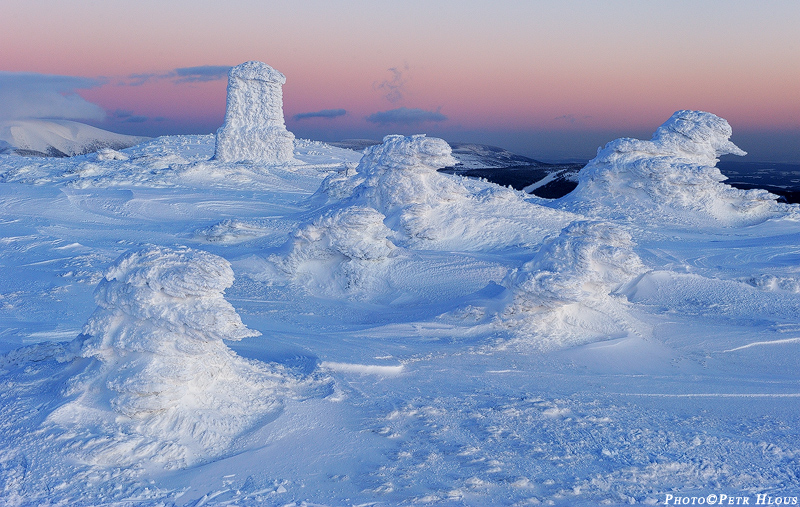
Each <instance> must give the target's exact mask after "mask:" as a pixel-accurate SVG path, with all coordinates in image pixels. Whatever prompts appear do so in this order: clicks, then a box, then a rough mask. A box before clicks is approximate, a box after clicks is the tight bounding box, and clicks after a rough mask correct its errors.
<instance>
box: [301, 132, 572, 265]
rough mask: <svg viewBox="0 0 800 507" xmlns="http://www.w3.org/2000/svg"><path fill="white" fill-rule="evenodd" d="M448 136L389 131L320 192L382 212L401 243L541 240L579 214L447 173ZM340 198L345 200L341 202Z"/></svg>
mask: <svg viewBox="0 0 800 507" xmlns="http://www.w3.org/2000/svg"><path fill="white" fill-rule="evenodd" d="M451 153H452V150H451V148H450V146H449V145H448V144H447V143H446V142H445V141H443V140H442V139H436V138H431V137H425V136H424V135H415V136H408V137H405V136H400V135H390V136H386V137H385V138H384V140H383V143H382V144H380V145H375V146H371V147H369V148H367V149H366V150H365V151H364V155H363V156H362V157H361V161H360V162H359V164H358V166H357V167H356V168H355V170H352V171H346V172H342V173H338V174H334V175H331V176H329V177H328V178H327V179H326V180H325V181H324V182H323V183H322V185H321V186H320V190H319V191H318V193H317V195H316V196H315V197H317V198H319V199H321V198H322V197H323V196H326V197H327V203H328V204H339V205H340V206H346V205H351V206H352V205H355V206H366V207H371V208H373V209H376V210H377V211H379V212H380V213H382V214H383V215H384V216H385V217H386V219H385V220H384V223H385V224H386V226H387V227H389V229H391V230H392V233H391V235H390V236H389V239H390V240H391V241H392V242H393V243H394V244H396V245H398V246H404V247H410V248H417V247H419V248H425V249H440V248H441V249H466V250H482V249H486V248H495V247H506V246H512V245H527V244H538V243H539V242H540V241H541V240H542V239H543V238H544V237H545V236H547V235H549V234H552V233H553V232H555V231H558V230H561V228H563V227H564V226H565V225H566V224H567V223H569V222H570V221H572V220H573V219H574V218H572V217H571V215H570V214H568V213H564V212H561V211H556V210H553V209H549V208H545V207H542V206H537V205H534V204H531V203H530V202H527V201H526V200H525V197H526V196H525V195H524V194H522V193H520V192H515V191H513V190H510V189H508V188H505V187H500V186H497V185H493V184H489V183H485V182H478V181H475V180H467V179H465V178H462V177H458V176H452V175H448V174H443V173H440V172H438V171H437V170H438V169H440V168H442V167H447V166H449V165H453V164H455V163H456V160H455V159H454V158H453V156H452V154H451ZM337 201H339V202H337Z"/></svg>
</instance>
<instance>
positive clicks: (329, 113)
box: [293, 109, 347, 120]
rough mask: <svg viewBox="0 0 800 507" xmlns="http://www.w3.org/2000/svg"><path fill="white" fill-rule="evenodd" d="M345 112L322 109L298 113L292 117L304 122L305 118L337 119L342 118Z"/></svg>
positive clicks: (342, 110)
mask: <svg viewBox="0 0 800 507" xmlns="http://www.w3.org/2000/svg"><path fill="white" fill-rule="evenodd" d="M346 114H347V111H345V110H344V109H323V110H322V111H314V112H311V113H298V114H296V115H294V116H293V118H294V119H295V120H304V119H306V118H337V117H339V116H344V115H346Z"/></svg>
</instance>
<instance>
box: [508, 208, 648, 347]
mask: <svg viewBox="0 0 800 507" xmlns="http://www.w3.org/2000/svg"><path fill="white" fill-rule="evenodd" d="M633 246H634V245H633V242H632V240H631V236H630V234H628V233H627V232H626V231H624V230H623V229H621V228H619V227H618V226H615V225H612V224H608V223H604V222H590V221H579V222H574V223H572V224H570V225H569V226H568V227H566V228H565V229H564V230H563V231H561V234H560V235H559V236H558V237H556V238H554V239H552V240H550V241H549V242H547V243H545V245H544V246H543V247H542V248H541V250H539V252H538V253H537V254H536V256H535V257H534V258H533V259H532V260H531V261H530V262H528V263H526V264H525V265H524V266H523V267H522V268H521V269H520V270H519V271H517V272H515V273H512V274H511V275H510V276H509V278H508V280H507V282H506V283H507V285H508V286H509V288H510V290H511V293H512V294H513V298H514V299H513V302H512V303H511V304H510V305H509V306H508V307H507V308H506V309H505V311H504V312H503V313H502V314H501V315H500V324H501V326H503V327H508V328H510V329H511V330H512V331H513V333H514V334H515V335H516V336H518V337H519V341H520V342H522V343H525V344H529V345H533V346H535V347H536V348H541V349H550V348H556V347H562V346H571V345H576V344H579V343H584V342H588V341H592V340H595V339H598V338H610V337H619V336H620V335H625V334H627V333H629V332H631V331H635V330H636V328H637V327H639V326H638V325H637V324H636V322H635V321H634V320H633V319H632V318H631V317H630V316H629V315H628V314H627V312H626V310H625V302H623V301H622V300H621V299H620V298H619V297H617V296H614V295H613V292H614V291H615V290H616V289H618V288H619V287H620V286H621V285H623V284H625V283H626V282H629V281H631V280H632V279H634V278H635V277H637V276H638V275H640V274H641V273H643V272H644V271H645V270H646V268H645V267H644V265H643V264H642V261H641V260H640V259H639V256H638V255H636V253H635V252H634V251H633Z"/></svg>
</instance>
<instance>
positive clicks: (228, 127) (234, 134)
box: [214, 62, 294, 164]
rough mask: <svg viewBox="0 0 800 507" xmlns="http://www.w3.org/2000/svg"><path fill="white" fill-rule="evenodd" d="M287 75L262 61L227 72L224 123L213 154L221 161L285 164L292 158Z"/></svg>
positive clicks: (218, 132)
mask: <svg viewBox="0 0 800 507" xmlns="http://www.w3.org/2000/svg"><path fill="white" fill-rule="evenodd" d="M285 82H286V77H285V76H284V75H283V74H281V73H280V72H278V71H277V70H275V69H273V68H272V67H270V66H269V65H267V64H265V63H261V62H245V63H242V64H240V65H237V66H236V67H233V68H232V69H231V70H230V72H229V73H228V102H227V108H226V110H225V123H223V124H222V127H220V128H219V130H217V144H216V149H215V153H214V158H215V159H216V160H219V161H222V162H262V163H265V164H283V163H288V162H291V161H292V153H293V149H294V134H292V133H291V132H289V131H288V130H286V125H285V123H284V120H283V89H282V87H283V84H284V83H285Z"/></svg>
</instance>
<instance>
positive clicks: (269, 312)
mask: <svg viewBox="0 0 800 507" xmlns="http://www.w3.org/2000/svg"><path fill="white" fill-rule="evenodd" d="M261 69H262V70H263V68H261ZM257 70H258V69H257V68H256V67H254V68H252V69H250V70H247V73H246V72H244V71H243V72H242V76H244V77H245V78H247V79H264V78H266V79H272V78H270V77H269V73H268V72H267V73H266V74H264V73H262V72H256V71H257ZM251 71H252V74H248V73H249V72H251ZM278 81H280V79H278ZM259 82H260V81H259ZM272 84H274V83H272ZM729 137H730V127H729V126H728V125H727V123H726V122H725V121H724V120H722V119H720V118H717V117H716V116H713V115H710V114H708V113H701V112H678V113H676V115H675V116H674V117H673V118H672V119H670V120H669V121H668V122H667V123H665V125H664V126H663V127H661V128H659V130H658V131H657V132H656V135H655V136H654V138H653V139H652V140H650V141H637V140H632V139H622V140H617V141H613V142H611V143H609V144H608V145H607V146H606V148H604V149H601V150H600V151H599V153H598V157H597V158H596V159H594V160H593V161H592V162H590V164H589V165H588V166H587V167H586V168H585V169H584V170H583V171H582V172H581V174H580V184H579V188H578V189H577V190H576V191H575V192H574V193H573V194H570V195H568V196H565V197H564V198H562V199H557V200H547V199H541V198H537V197H535V196H530V195H527V194H525V193H524V192H518V191H514V190H511V189H509V188H504V187H499V186H497V185H494V184H491V183H488V182H485V181H478V180H470V179H466V178H462V177H459V176H454V175H448V174H443V173H440V172H437V169H438V168H440V167H444V166H446V165H450V164H452V152H451V150H450V147H449V146H448V145H447V143H445V142H444V141H442V140H440V139H435V138H430V137H426V136H408V137H406V136H390V137H387V138H386V139H384V142H383V143H381V144H379V145H376V146H373V147H371V148H369V149H367V151H366V152H365V153H364V154H363V156H362V154H361V153H357V152H355V151H351V150H347V149H342V148H336V147H333V146H330V145H326V144H324V143H320V142H315V141H309V140H302V139H298V140H295V142H294V143H293V151H292V153H291V158H292V162H291V163H284V162H276V163H269V162H265V161H263V160H262V161H246V162H242V163H240V162H228V161H225V160H220V159H219V158H218V157H214V154H215V144H216V140H215V137H214V136H213V135H205V136H170V137H162V138H158V139H153V140H150V141H147V142H145V143H142V144H139V145H137V146H134V147H130V148H126V149H116V148H112V149H109V150H101V151H99V152H97V153H93V154H86V155H82V156H76V157H72V158H62V159H54V158H37V157H19V156H13V155H7V154H5V155H0V195H1V196H2V197H0V244H2V249H0V266H2V268H0V324H2V325H0V354H2V355H0V386H2V389H0V505H15V506H16V505H22V506H27V505H115V506H117V505H118V506H122V505H137V506H140V505H141V506H157V505H159V506H163V505H175V506H199V505H248V506H249V505H275V506H283V505H330V506H334V505H337V506H338V505H411V504H423V505H427V504H433V505H536V504H545V505H598V504H622V503H644V504H661V503H663V502H664V501H665V498H666V495H667V494H671V495H674V496H698V497H706V496H707V495H709V494H721V493H724V494H727V495H731V496H743V497H749V498H750V501H749V503H750V504H755V501H756V495H758V494H768V495H772V496H774V497H778V496H787V495H788V496H790V497H794V496H796V495H797V492H798V490H800V481H799V480H798V458H800V444H799V443H798V440H797V428H798V425H800V416H799V415H798V414H800V396H798V395H799V394H800V393H799V392H798V385H800V377H798V373H797V362H798V354H800V349H798V346H799V345H800V340H799V339H798V337H800V323H799V322H798V315H800V291H798V287H800V270H798V266H800V246H799V245H798V238H800V235H799V234H798V232H800V220H798V207H797V206H793V205H782V204H779V203H777V202H776V201H775V200H774V198H773V197H772V196H770V195H768V194H766V193H763V192H757V191H756V192H744V191H737V190H735V189H732V188H730V187H729V186H727V185H725V184H724V182H723V181H722V178H721V177H720V175H719V174H718V171H717V169H716V168H715V167H714V164H715V163H716V162H715V161H716V159H717V158H718V157H719V156H720V155H721V153H723V152H727V153H731V152H736V151H737V149H736V148H735V147H733V146H732V145H731V144H730V142H729V140H728V139H729Z"/></svg>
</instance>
